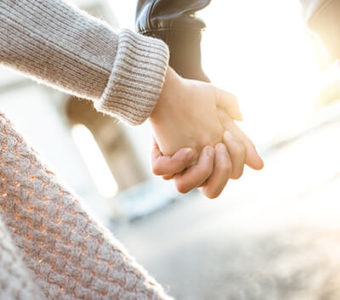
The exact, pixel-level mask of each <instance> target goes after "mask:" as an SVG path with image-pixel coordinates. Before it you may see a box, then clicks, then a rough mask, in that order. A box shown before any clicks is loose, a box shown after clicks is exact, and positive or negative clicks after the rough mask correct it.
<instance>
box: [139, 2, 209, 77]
mask: <svg viewBox="0 0 340 300" xmlns="http://www.w3.org/2000/svg"><path fill="white" fill-rule="evenodd" d="M209 3H210V0H181V1H176V0H175V1H174V0H139V1H138V5H137V11H136V28H137V31H138V32H140V33H142V34H144V35H148V36H153V37H157V38H160V39H162V40H163V41H164V42H165V43H167V45H168V46H169V48H170V53H171V56H170V65H171V67H173V68H174V69H175V70H176V72H177V73H178V74H180V75H181V76H182V77H184V78H190V79H197V80H203V81H208V78H207V76H206V75H205V74H204V72H203V70H202V67H201V33H202V30H203V29H204V28H205V24H204V22H203V21H202V20H201V19H199V18H198V17H197V16H196V15H195V13H196V11H198V10H200V9H202V8H204V7H206V6H207V5H208V4H209Z"/></svg>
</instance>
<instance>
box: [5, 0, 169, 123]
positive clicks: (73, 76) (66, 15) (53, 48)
mask: <svg viewBox="0 0 340 300" xmlns="http://www.w3.org/2000/svg"><path fill="white" fill-rule="evenodd" d="M168 56H169V54H168V48H167V46H166V44H165V43H163V42H162V41H161V40H158V39H153V38H149V37H145V36H142V35H139V34H136V33H134V32H132V31H129V30H126V29H125V30H121V31H120V32H119V33H118V34H117V33H115V32H113V30H112V29H111V28H110V27H109V26H108V25H107V24H105V23H104V22H101V21H100V20H98V19H95V18H93V17H91V16H89V15H87V14H86V13H84V12H82V11H80V10H79V9H77V8H75V7H73V6H71V5H70V4H68V3H66V2H64V1H61V0H2V1H0V63H1V64H3V65H6V66H9V67H10V68H14V69H16V70H18V71H20V72H23V73H25V74H27V75H29V76H31V77H32V78H34V79H36V80H38V81H41V82H43V83H46V84H49V85H52V86H54V87H56V88H58V89H61V90H63V91H66V92H68V93H70V94H73V95H76V96H79V97H82V98H86V99H90V100H93V101H94V104H95V107H96V108H97V109H98V110H100V111H102V112H104V113H106V114H109V115H114V116H118V117H119V118H120V119H122V120H124V121H125V122H127V123H129V124H131V125H137V124H141V123H142V122H144V121H145V120H146V119H147V118H148V117H149V115H150V114H151V112H152V110H153V108H154V106H155V104H156V102H157V99H158V97H159V95H160V92H161V89H162V86H163V81H164V77H165V72H166V68H167V64H168Z"/></svg>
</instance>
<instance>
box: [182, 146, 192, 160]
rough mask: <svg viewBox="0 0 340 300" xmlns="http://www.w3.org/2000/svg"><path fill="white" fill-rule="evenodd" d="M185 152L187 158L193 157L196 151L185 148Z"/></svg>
mask: <svg viewBox="0 0 340 300" xmlns="http://www.w3.org/2000/svg"><path fill="white" fill-rule="evenodd" d="M183 152H184V155H185V156H186V157H187V158H190V157H192V156H193V154H194V151H193V150H192V149H191V148H184V149H183Z"/></svg>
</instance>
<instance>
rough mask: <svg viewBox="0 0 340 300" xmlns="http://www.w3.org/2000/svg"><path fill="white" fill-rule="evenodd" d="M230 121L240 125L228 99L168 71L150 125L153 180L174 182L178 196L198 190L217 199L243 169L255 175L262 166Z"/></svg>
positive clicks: (234, 106)
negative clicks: (153, 142) (152, 137)
mask: <svg viewBox="0 0 340 300" xmlns="http://www.w3.org/2000/svg"><path fill="white" fill-rule="evenodd" d="M234 120H237V121H240V120H242V116H241V113H240V110H239V107H238V103H237V100H236V98H235V96H233V95H232V94H230V93H228V92H225V91H223V90H220V89H218V88H216V87H214V86H213V85H211V84H209V83H205V82H200V81H195V80H188V79H183V78H182V77H180V76H179V75H177V74H176V72H175V71H173V70H172V69H171V68H170V67H168V70H167V74H166V78H165V82H164V85H163V90H162V92H161V95H160V97H159V99H158V102H157V105H156V107H155V108H154V110H153V112H152V114H151V116H150V122H151V124H152V127H153V130H154V137H155V144H154V149H153V153H152V167H153V172H154V173H155V174H156V175H160V176H163V178H164V179H167V180H168V179H174V181H175V183H176V187H177V189H178V191H179V192H182V193H186V192H189V191H190V190H192V189H194V188H196V187H199V188H200V189H201V191H202V192H203V194H205V195H206V196H207V197H209V198H216V197H217V196H218V195H219V194H220V193H221V192H222V190H223V188H224V187H225V185H226V184H227V182H228V180H229V179H230V178H232V179H237V178H239V177H241V175H242V173H243V168H244V164H247V165H248V166H249V167H251V168H253V169H256V170H259V169H261V168H262V167H263V161H262V159H261V158H260V156H259V155H258V154H257V152H256V149H255V147H254V145H253V143H252V142H251V141H250V139H249V138H248V137H247V136H246V135H245V134H244V133H243V132H242V131H241V130H240V129H239V127H238V126H237V125H236V124H235V123H234Z"/></svg>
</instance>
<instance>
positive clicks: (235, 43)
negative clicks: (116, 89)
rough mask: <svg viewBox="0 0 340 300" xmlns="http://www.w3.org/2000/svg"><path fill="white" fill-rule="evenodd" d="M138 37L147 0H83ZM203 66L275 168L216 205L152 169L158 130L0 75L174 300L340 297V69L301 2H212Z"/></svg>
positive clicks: (98, 212)
mask: <svg viewBox="0 0 340 300" xmlns="http://www.w3.org/2000/svg"><path fill="white" fill-rule="evenodd" d="M72 2H74V3H75V4H76V5H77V6H79V7H81V8H82V9H84V10H86V11H88V12H89V13H90V14H92V15H94V16H97V17H100V18H101V19H104V20H106V21H107V22H109V23H110V24H111V25H112V26H113V28H114V29H118V28H120V27H128V28H131V29H134V13H135V6H136V1H135V0H124V1H115V0H74V1H72ZM200 16H201V17H202V18H203V19H204V20H205V22H206V24H207V29H206V31H205V32H204V34H203V42H202V55H203V66H204V69H205V71H206V73H207V75H208V76H209V77H210V79H211V80H212V82H213V83H215V84H216V85H218V86H220V87H222V88H224V89H226V90H230V91H232V92H233V93H235V94H236V95H238V98H239V102H240V106H241V108H242V111H243V115H244V120H245V121H244V122H242V124H240V126H241V127H242V128H243V129H244V130H245V131H246V132H247V133H248V134H249V136H250V137H251V138H252V139H253V140H254V141H255V143H256V145H257V146H258V149H259V151H260V153H261V154H262V155H263V158H264V160H265V164H266V166H265V168H264V170H263V171H261V172H255V171H251V170H249V169H247V170H246V171H245V173H244V175H243V177H242V178H241V179H240V180H238V181H232V182H229V183H228V188H227V189H226V190H225V191H224V192H223V194H222V195H221V196H220V197H219V198H218V199H216V200H207V199H205V198H203V197H202V196H201V195H200V194H199V193H198V192H195V191H194V192H191V193H189V194H187V195H180V194H178V193H177V192H176V190H175V188H174V186H173V185H172V183H171V182H163V181H162V180H160V179H158V178H156V177H155V176H153V175H152V173H151V168H150V163H149V157H150V149H151V146H152V137H151V131H150V128H149V126H148V124H144V125H142V126H140V127H134V128H132V127H127V126H124V124H121V123H119V122H118V121H117V120H114V119H112V118H109V117H107V116H104V115H103V114H100V113H98V112H96V111H95V110H94V108H93V106H92V104H91V103H90V102H89V101H84V100H79V99H74V98H73V97H70V96H68V95H65V94H63V93H61V92H59V91H55V90H52V89H51V88H48V87H45V86H43V85H38V84H37V83H35V82H33V81H32V80H30V79H28V78H25V77H23V76H22V75H20V74H17V73H14V72H13V71H10V70H8V69H4V68H0V110H1V111H3V112H5V114H6V115H7V116H8V117H9V118H10V119H11V120H12V121H13V122H14V123H15V125H16V127H17V128H18V129H19V131H20V132H22V134H23V135H24V136H25V138H26V139H27V140H28V141H29V143H30V144H31V145H32V146H33V147H34V148H35V149H37V150H38V152H40V153H41V155H42V157H43V160H45V162H46V163H47V164H48V165H49V166H50V168H52V169H53V170H54V171H55V172H56V173H57V174H59V177H60V178H61V179H62V180H63V181H64V182H65V185H66V186H68V187H69V188H70V189H72V190H73V191H74V192H75V193H76V194H78V195H79V196H80V197H81V199H83V202H84V205H86V206H87V207H88V208H89V209H90V210H91V211H92V212H93V214H94V215H95V216H96V218H97V219H98V220H100V222H102V223H103V224H104V225H105V226H107V227H109V228H110V229H111V230H112V231H113V233H114V234H115V236H117V237H118V238H119V239H120V240H121V241H122V242H123V243H124V244H125V245H126V246H127V248H128V249H129V251H130V253H131V254H132V255H133V256H135V257H136V258H137V260H138V261H139V262H140V263H141V264H142V265H144V266H145V268H146V269H148V270H149V272H150V273H151V274H152V275H153V276H154V277H155V278H156V279H157V280H158V281H159V282H160V283H162V284H163V286H164V287H165V289H166V290H167V291H168V293H169V294H170V295H172V296H174V297H175V298H176V299H236V300H238V299H261V300H264V299H300V300H301V299H302V300H304V299H308V300H313V299H323V300H327V299H340V275H339V274H340V246H339V245H340V159H339V154H340V139H339V137H340V135H339V133H340V104H339V101H338V99H340V71H339V67H338V65H337V63H336V64H330V60H329V58H328V57H327V53H326V52H325V50H324V49H323V48H322V45H321V44H320V43H319V42H318V41H317V39H315V38H313V37H312V36H311V35H310V34H309V33H308V31H307V30H306V28H305V27H304V24H303V20H302V17H301V11H300V7H299V1H298V0H287V1H279V0H258V1H251V0H237V1H232V0H229V1H225V0H214V1H212V3H211V5H210V6H209V7H208V8H206V9H204V10H203V11H202V12H200Z"/></svg>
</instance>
